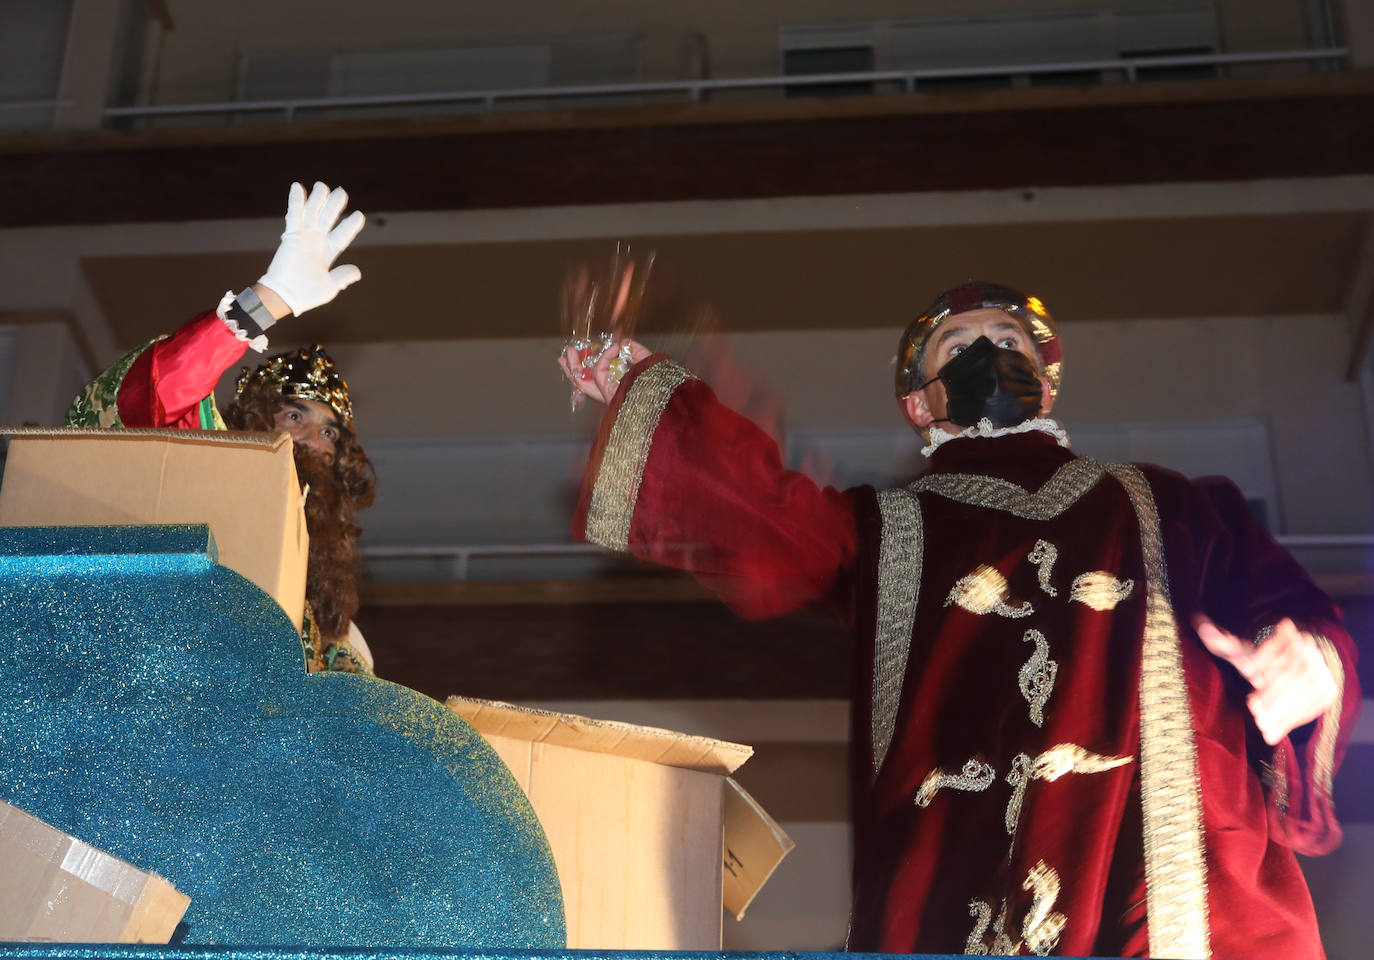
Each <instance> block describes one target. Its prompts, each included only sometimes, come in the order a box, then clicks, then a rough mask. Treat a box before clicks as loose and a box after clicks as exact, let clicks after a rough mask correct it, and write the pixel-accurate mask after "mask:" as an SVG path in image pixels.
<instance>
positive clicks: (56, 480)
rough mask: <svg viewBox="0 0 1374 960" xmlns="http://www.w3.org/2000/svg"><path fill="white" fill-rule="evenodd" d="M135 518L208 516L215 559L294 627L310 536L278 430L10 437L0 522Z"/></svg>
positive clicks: (200, 519) (287, 446)
mask: <svg viewBox="0 0 1374 960" xmlns="http://www.w3.org/2000/svg"><path fill="white" fill-rule="evenodd" d="M0 432H7V431H0ZM138 523H208V524H209V525H210V529H211V531H212V532H213V533H214V535H215V543H216V545H217V546H218V547H219V562H220V563H221V564H223V565H224V566H226V567H228V568H229V569H231V570H234V571H236V572H238V573H241V574H242V575H243V576H245V577H247V578H248V579H249V580H251V581H253V582H254V583H256V584H257V585H258V586H259V587H261V588H262V589H263V590H265V591H266V592H267V593H269V594H271V596H272V597H273V599H275V600H276V601H277V603H279V604H281V607H282V609H283V610H285V611H286V615H287V616H288V617H289V618H290V619H291V622H292V623H293V624H295V626H296V629H297V630H299V629H300V626H301V616H302V614H303V613H304V610H305V567H306V559H307V555H308V554H309V550H310V538H309V535H308V534H307V533H306V528H305V501H304V499H303V498H302V497H301V491H300V484H299V482H298V481H297V479H296V464H295V461H294V460H293V459H292V457H291V440H290V438H289V437H287V436H286V435H285V434H276V435H273V434H264V433H228V432H222V431H211V430H87V429H65V430H23V431H16V432H14V433H13V434H11V436H10V442H9V456H8V457H7V459H6V462H5V475H4V482H3V483H0V526H8V527H37V526H92V525H107V524H138Z"/></svg>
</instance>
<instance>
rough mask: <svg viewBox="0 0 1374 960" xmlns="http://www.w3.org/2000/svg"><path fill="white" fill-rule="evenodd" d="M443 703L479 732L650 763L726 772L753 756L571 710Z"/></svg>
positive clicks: (722, 744) (734, 746)
mask: <svg viewBox="0 0 1374 960" xmlns="http://www.w3.org/2000/svg"><path fill="white" fill-rule="evenodd" d="M448 706H449V708H450V709H452V710H453V711H454V712H455V713H457V714H459V715H460V716H461V717H462V718H463V719H464V720H466V721H467V722H468V723H470V724H472V725H473V726H474V727H475V728H476V729H477V731H478V732H479V733H482V734H484V735H485V734H488V733H490V734H493V735H496V736H504V737H512V738H515V739H519V740H528V741H532V742H536V743H547V744H555V745H564V746H574V747H576V748H577V749H578V750H583V751H588V752H593V753H608V754H612V755H614V756H618V757H627V758H633V759H637V760H647V761H649V762H650V763H659V764H665V765H667V766H671V767H681V768H683V769H685V770H699V771H702V772H706V773H714V774H718V775H720V776H726V775H728V774H731V773H734V772H735V771H736V770H737V769H739V767H740V765H741V764H743V763H744V761H746V760H748V759H749V758H750V757H751V756H753V755H754V748H753V747H748V746H745V745H744V744H741V743H730V742H728V741H725V740H713V739H711V738H710V737H697V736H693V735H691V734H687V733H677V732H676V731H673V730H663V729H660V728H658V727H644V726H639V725H637V724H633V723H620V722H618V721H615V720H594V719H592V718H590V717H580V716H577V715H576V714H572V713H555V712H553V711H550V710H534V709H528V708H525V707H518V706H515V705H514V704H509V703H501V702H499V701H495V700H478V699H475V698H472V697H459V696H451V697H449V698H448Z"/></svg>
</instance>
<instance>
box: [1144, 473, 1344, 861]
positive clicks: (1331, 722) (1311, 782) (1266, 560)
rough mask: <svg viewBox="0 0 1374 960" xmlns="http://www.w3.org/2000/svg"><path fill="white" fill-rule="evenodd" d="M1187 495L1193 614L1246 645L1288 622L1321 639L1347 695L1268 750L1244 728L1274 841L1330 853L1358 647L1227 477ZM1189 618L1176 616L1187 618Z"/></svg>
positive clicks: (1337, 832) (1206, 481)
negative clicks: (1263, 785)
mask: <svg viewBox="0 0 1374 960" xmlns="http://www.w3.org/2000/svg"><path fill="white" fill-rule="evenodd" d="M1191 487H1192V489H1193V491H1194V495H1193V497H1191V498H1190V499H1192V503H1191V504H1190V509H1189V511H1188V512H1189V514H1190V523H1191V524H1192V526H1193V531H1192V535H1191V536H1190V537H1187V538H1183V537H1179V538H1177V539H1176V542H1184V540H1185V539H1186V541H1187V542H1188V543H1189V544H1190V549H1189V551H1188V556H1187V557H1186V559H1185V558H1183V557H1180V558H1178V560H1179V561H1181V562H1182V563H1183V564H1185V566H1186V568H1187V569H1189V570H1190V574H1191V578H1192V580H1193V584H1192V591H1195V593H1194V596H1193V598H1192V605H1193V609H1194V610H1196V611H1199V612H1202V613H1205V614H1206V615H1207V616H1209V617H1211V618H1212V619H1213V620H1215V621H1216V622H1217V623H1218V624H1219V625H1220V626H1222V627H1223V628H1225V629H1226V630H1229V631H1230V632H1232V633H1234V634H1236V635H1237V636H1240V637H1247V638H1259V637H1261V635H1262V632H1263V631H1264V630H1265V629H1267V628H1269V627H1272V626H1274V625H1275V624H1277V623H1278V622H1279V621H1280V620H1282V619H1284V618H1285V617H1288V618H1291V619H1292V620H1293V622H1294V623H1295V624H1297V626H1298V628H1299V629H1301V630H1304V631H1306V632H1308V633H1311V634H1312V635H1313V636H1315V637H1316V638H1317V643H1318V645H1319V647H1320V648H1321V650H1322V654H1323V656H1324V657H1325V659H1326V662H1327V666H1328V668H1330V670H1331V673H1332V675H1333V677H1334V678H1335V680H1336V684H1337V687H1338V688H1339V689H1340V691H1341V696H1340V698H1339V699H1338V700H1337V702H1336V703H1335V704H1334V705H1333V706H1332V707H1331V708H1330V709H1329V710H1328V711H1327V712H1326V713H1325V714H1324V715H1323V716H1322V717H1320V718H1318V719H1317V720H1316V721H1315V722H1314V723H1310V724H1307V725H1305V726H1303V727H1300V728H1298V729H1297V730H1294V731H1293V732H1292V733H1291V734H1290V735H1289V736H1288V737H1287V738H1286V739H1285V740H1284V741H1283V742H1282V743H1280V744H1278V745H1277V746H1276V747H1274V748H1272V749H1271V748H1269V747H1268V745H1267V744H1265V743H1264V741H1263V739H1262V738H1261V737H1260V736H1259V733H1258V730H1257V729H1254V724H1253V722H1252V723H1249V724H1248V726H1249V727H1250V728H1252V729H1251V731H1250V750H1249V752H1250V754H1251V756H1252V757H1253V756H1260V757H1264V758H1265V760H1264V763H1265V764H1266V765H1267V766H1268V768H1269V769H1268V771H1266V773H1267V776H1266V779H1267V781H1268V794H1269V796H1268V807H1269V817H1270V823H1271V828H1272V830H1273V833H1274V835H1275V836H1276V837H1279V838H1281V839H1282V840H1283V841H1284V842H1286V843H1287V844H1288V845H1289V846H1290V847H1292V848H1293V849H1294V850H1296V851H1297V852H1299V853H1303V854H1307V855H1316V854H1321V853H1327V852H1329V851H1330V850H1332V849H1334V848H1335V847H1336V846H1337V845H1338V844H1339V843H1340V841H1341V829H1340V824H1339V822H1338V821H1337V819H1336V811H1335V808H1334V806H1333V804H1332V799H1331V780H1332V777H1333V775H1334V774H1335V771H1336V768H1337V767H1338V766H1339V765H1340V762H1341V758H1342V757H1343V756H1344V754H1345V748H1346V744H1347V742H1348V741H1349V739H1350V734H1351V731H1352V728H1353V726H1354V722H1355V719H1356V717H1357V716H1358V715H1359V711H1360V687H1359V681H1358V679H1357V677H1356V673H1355V659H1356V652H1355V644H1354V642H1353V641H1352V639H1351V637H1350V635H1349V634H1348V633H1347V632H1346V630H1345V628H1344V627H1343V626H1342V623H1341V613H1340V611H1339V610H1338V609H1337V608H1336V606H1335V605H1334V604H1333V603H1332V602H1331V600H1330V598H1329V597H1327V596H1326V594H1324V593H1323V592H1322V591H1321V590H1320V589H1319V588H1318V587H1317V586H1316V585H1315V584H1314V583H1313V582H1312V579H1311V577H1309V576H1308V575H1307V573H1306V571H1304V570H1303V569H1302V567H1301V566H1300V565H1299V564H1298V563H1297V561H1296V560H1294V559H1293V557H1292V556H1291V555H1290V554H1289V553H1288V551H1286V550H1285V549H1283V548H1282V547H1281V546H1279V544H1278V543H1276V542H1275V541H1274V538H1273V537H1271V536H1270V535H1269V534H1268V533H1267V532H1266V531H1265V530H1264V529H1263V528H1262V527H1260V525H1259V524H1258V523H1257V522H1256V521H1255V519H1254V517H1253V515H1252V514H1251V512H1250V508H1249V505H1248V504H1247V503H1246V502H1245V499H1244V497H1243V495H1242V494H1241V492H1240V490H1239V489H1238V488H1237V487H1236V486H1235V484H1233V483H1232V482H1231V481H1229V480H1226V479H1225V478H1222V477H1206V478H1202V479H1200V480H1196V481H1193V483H1192V484H1191ZM1173 562H1174V559H1173V558H1171V564H1172V563H1173ZM1170 569H1171V571H1172V570H1173V569H1174V568H1173V566H1172V565H1171V568H1170ZM1176 599H1178V598H1176ZM1189 612H1190V611H1184V610H1180V611H1179V613H1180V617H1181V619H1182V617H1183V616H1184V615H1186V614H1187V613H1189ZM1184 622H1186V620H1185V621H1184ZM1198 642H1199V643H1200V642H1201V641H1198ZM1241 684H1242V687H1241V689H1242V692H1248V685H1245V684H1243V681H1242V682H1241ZM1247 715H1248V711H1247Z"/></svg>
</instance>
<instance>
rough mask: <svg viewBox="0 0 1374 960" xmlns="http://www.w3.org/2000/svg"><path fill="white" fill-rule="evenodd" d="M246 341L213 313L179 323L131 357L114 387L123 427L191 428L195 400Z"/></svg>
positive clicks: (208, 389) (196, 418)
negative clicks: (125, 371)
mask: <svg viewBox="0 0 1374 960" xmlns="http://www.w3.org/2000/svg"><path fill="white" fill-rule="evenodd" d="M247 349H248V345H247V344H246V343H244V342H243V341H242V340H239V339H238V338H237V337H235V336H234V335H233V333H231V332H230V330H229V327H228V326H227V325H226V324H225V322H224V321H223V320H221V319H220V318H219V317H218V316H216V315H215V313H214V312H210V313H204V314H201V315H200V316H198V317H196V318H195V319H194V320H192V321H190V322H189V323H187V324H184V325H183V326H182V327H181V328H180V329H178V330H177V331H176V333H173V334H172V335H171V336H169V337H165V338H163V339H162V340H159V341H157V342H156V343H154V344H153V345H152V346H151V347H149V348H148V349H147V350H144V351H143V353H142V354H140V355H139V358H138V359H137V360H135V361H134V364H133V366H132V367H130V368H129V372H128V373H127V374H126V375H125V376H124V380H123V382H122V383H121V384H120V387H119V395H118V398H117V403H118V404H119V418H120V420H122V421H123V423H124V426H126V427H181V428H185V429H192V430H194V429H196V428H198V427H200V426H202V424H201V422H200V412H199V409H198V408H199V406H200V402H201V401H202V400H204V399H205V398H206V397H207V396H209V395H210V394H211V393H213V392H214V390H215V384H217V383H219V379H220V377H222V376H223V375H224V371H226V370H228V369H229V368H230V367H231V366H233V365H234V364H235V363H236V362H237V361H238V360H239V358H240V357H242V356H243V354H244V351H245V350H247Z"/></svg>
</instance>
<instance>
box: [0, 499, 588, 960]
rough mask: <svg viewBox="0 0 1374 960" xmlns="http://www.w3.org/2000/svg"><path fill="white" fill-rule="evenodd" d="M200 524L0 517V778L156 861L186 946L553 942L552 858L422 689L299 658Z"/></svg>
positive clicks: (73, 823)
mask: <svg viewBox="0 0 1374 960" xmlns="http://www.w3.org/2000/svg"><path fill="white" fill-rule="evenodd" d="M214 557H215V550H214V544H213V540H212V539H211V538H210V537H209V532H208V528H206V527H200V526H181V527H168V526H144V527H104V528H90V527H68V528H28V529H0V744H3V745H4V748H3V750H0V798H3V799H4V800H6V801H8V802H9V803H12V804H14V805H15V806H16V807H19V808H20V809H22V810H25V811H27V812H29V813H31V814H33V815H34V816H36V817H39V818H41V819H42V820H45V821H47V822H48V823H50V824H52V825H53V826H55V827H57V828H58V829H60V830H64V831H66V832H67V833H70V834H72V835H74V836H76V837H78V838H80V839H81V840H83V841H85V842H87V843H89V844H92V845H94V846H96V847H99V848H101V849H103V850H105V851H107V852H109V853H111V854H114V855H115V856H118V857H121V858H123V859H125V860H128V861H129V862H131V863H133V864H136V865H137V866H139V867H141V868H143V869H145V870H151V871H153V872H155V873H158V874H160V875H162V876H164V877H166V878H167V879H168V880H169V881H171V882H172V883H173V884H174V885H175V886H176V887H177V888H178V889H180V890H181V891H182V892H183V893H186V894H187V895H188V896H190V897H191V906H190V909H189V910H188V911H187V913H186V916H185V919H184V936H183V937H182V938H181V939H182V940H183V941H184V942H185V943H188V944H207V945H213V944H221V945H242V944H259V945H261V944H284V945H285V944H293V945H316V944H317V945H325V944H332V945H356V946H366V947H372V948H393V947H399V948H406V947H412V948H413V947H419V946H428V947H440V948H442V947H465V948H504V949H513V950H521V949H533V950H540V949H557V948H561V947H563V945H564V944H565V942H566V938H565V934H564V924H563V905H562V897H561V894H560V891H559V886H558V877H557V873H556V872H555V869H554V865H553V858H552V855H551V854H550V852H549V847H548V843H547V841H546V839H545V838H544V834H543V831H542V829H541V828H540V826H539V822H538V820H537V819H536V818H535V815H534V811H533V810H532V809H531V808H530V806H529V803H528V801H527V800H526V799H525V796H524V794H523V793H522V792H521V790H520V788H519V786H518V785H517V784H516V783H515V781H514V779H513V778H512V777H511V776H510V773H509V771H507V770H506V768H505V765H504V764H503V763H502V762H501V760H500V759H499V758H498V757H497V756H496V754H495V753H494V752H493V751H492V750H491V749H490V748H489V747H488V746H487V745H486V743H485V741H483V740H482V738H481V737H480V736H479V735H478V734H477V733H476V732H475V731H474V730H473V729H472V728H471V727H470V726H468V725H467V724H466V723H465V722H464V721H463V720H461V719H460V718H459V717H457V716H456V715H455V714H453V713H452V712H451V711H449V710H447V709H446V708H445V707H443V706H442V705H441V704H439V703H437V702H435V701H434V700H431V699H429V698H428V697H425V696H423V695H421V694H418V693H416V692H414V691H412V690H408V689H406V688H404V687H400V686H397V685H396V684H392V683H388V682H387V681H384V680H377V679H373V678H370V677H360V676H356V675H352V674H309V675H307V674H306V673H305V671H304V668H303V665H302V659H301V650H300V643H299V640H298V638H297V636H296V632H295V630H294V629H293V628H292V626H291V623H290V621H289V620H287V618H286V615H285V614H284V613H283V612H282V610H281V608H280V607H279V606H277V604H276V603H275V602H273V600H272V599H271V598H270V597H269V596H268V595H267V594H266V593H264V592H263V591H262V590H260V589H259V588H258V587H256V586H255V585H254V584H252V583H250V582H249V581H248V580H246V579H244V578H243V577H241V576H239V575H238V574H236V573H234V572H233V571H231V570H228V569H227V568H224V567H221V566H219V565H217V564H216V563H214V562H213V561H214Z"/></svg>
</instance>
